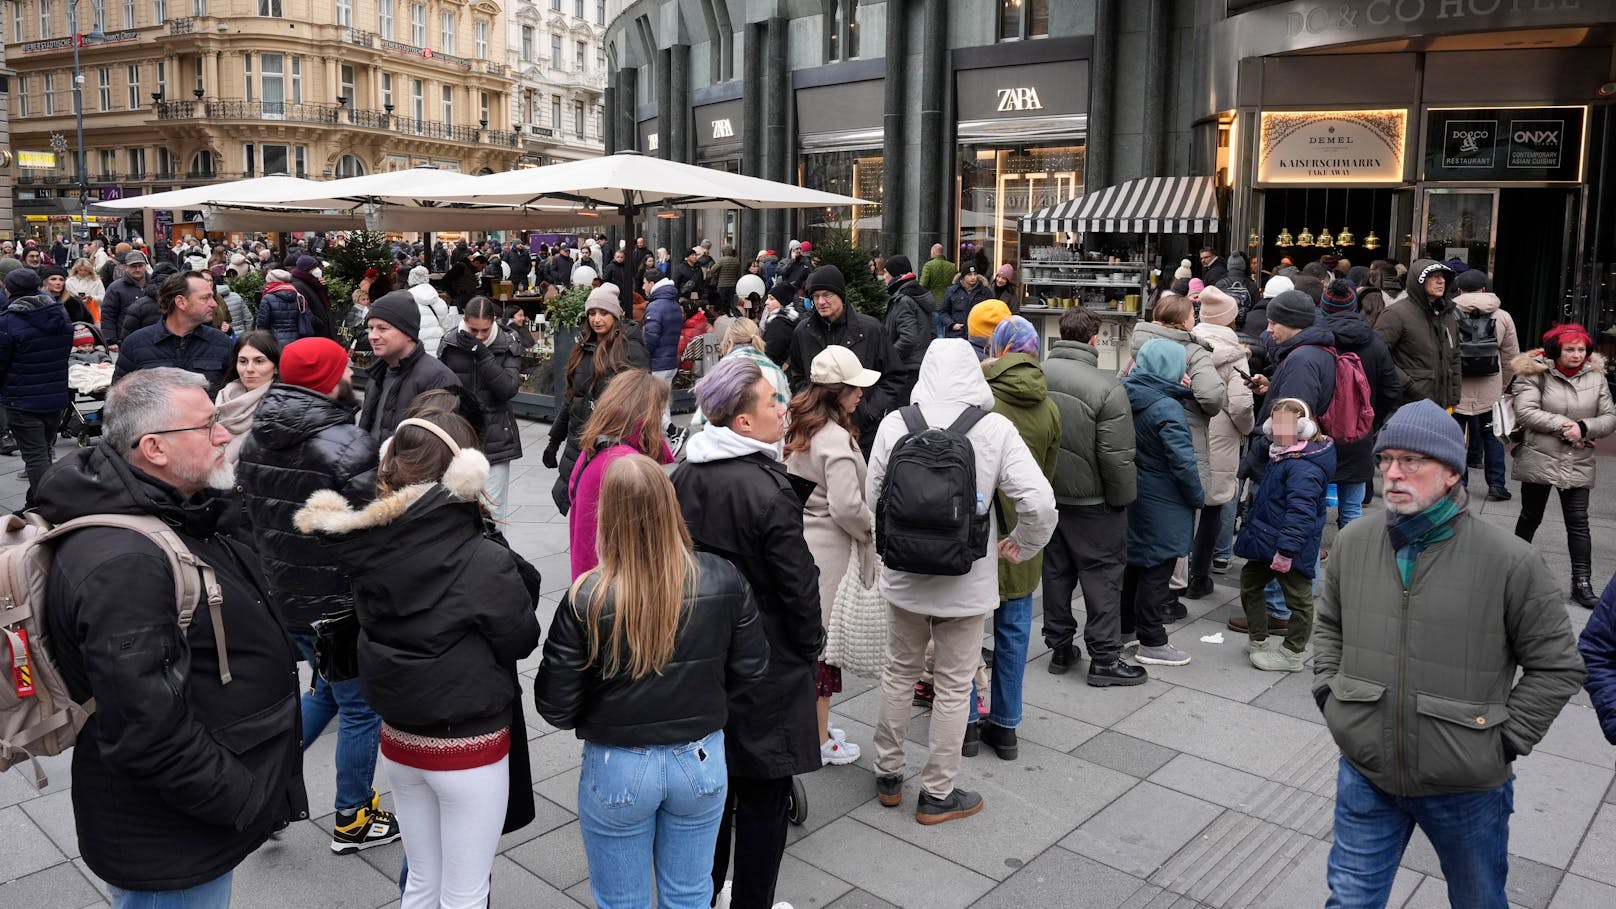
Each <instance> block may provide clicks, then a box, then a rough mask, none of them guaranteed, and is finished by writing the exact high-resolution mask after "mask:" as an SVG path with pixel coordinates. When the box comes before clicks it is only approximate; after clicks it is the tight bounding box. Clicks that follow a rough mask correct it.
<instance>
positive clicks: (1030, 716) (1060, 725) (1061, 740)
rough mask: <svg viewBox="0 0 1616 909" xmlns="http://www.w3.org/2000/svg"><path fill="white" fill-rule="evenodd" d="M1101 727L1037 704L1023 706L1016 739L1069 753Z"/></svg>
mask: <svg viewBox="0 0 1616 909" xmlns="http://www.w3.org/2000/svg"><path fill="white" fill-rule="evenodd" d="M1101 731H1102V730H1101V729H1100V727H1098V726H1095V725H1093V724H1092V723H1085V722H1083V721H1082V720H1074V719H1072V718H1071V717H1068V716H1063V715H1061V714H1059V713H1056V712H1055V711H1053V710H1047V709H1045V708H1043V707H1039V706H1037V705H1036V704H1031V705H1028V704H1024V705H1023V706H1022V711H1021V725H1020V726H1018V727H1016V737H1017V738H1018V739H1019V740H1021V741H1023V742H1032V743H1034V744H1038V745H1043V746H1044V747H1045V748H1049V749H1051V750H1054V751H1071V750H1072V749H1073V748H1076V747H1077V746H1079V745H1081V744H1083V743H1084V742H1087V741H1089V740H1090V739H1092V738H1094V736H1096V735H1098V734H1100V732H1101Z"/></svg>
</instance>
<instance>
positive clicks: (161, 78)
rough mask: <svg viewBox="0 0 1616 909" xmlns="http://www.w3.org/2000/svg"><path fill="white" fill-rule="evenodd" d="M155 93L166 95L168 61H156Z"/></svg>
mask: <svg viewBox="0 0 1616 909" xmlns="http://www.w3.org/2000/svg"><path fill="white" fill-rule="evenodd" d="M157 93H158V94H159V95H162V96H163V97H165V98H167V97H168V61H167V60H159V61H157Z"/></svg>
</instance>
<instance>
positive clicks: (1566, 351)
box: [1510, 323, 1616, 609]
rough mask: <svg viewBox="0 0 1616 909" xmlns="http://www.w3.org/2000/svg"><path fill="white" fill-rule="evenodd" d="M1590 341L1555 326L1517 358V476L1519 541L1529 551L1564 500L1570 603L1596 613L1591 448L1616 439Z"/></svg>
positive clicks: (1615, 420) (1578, 331) (1582, 332)
mask: <svg viewBox="0 0 1616 909" xmlns="http://www.w3.org/2000/svg"><path fill="white" fill-rule="evenodd" d="M1592 348H1593V339H1592V338H1590V337H1589V336H1588V330H1587V329H1585V328H1583V327H1582V326H1581V325H1577V324H1575V323H1568V324H1565V325H1556V326H1554V327H1553V328H1551V329H1549V330H1548V331H1547V332H1545V333H1544V334H1543V346H1542V347H1541V348H1539V349H1537V350H1530V351H1527V352H1526V353H1523V354H1520V355H1519V356H1517V357H1515V360H1514V362H1513V363H1512V364H1511V366H1512V367H1513V369H1514V373H1515V379H1514V383H1513V384H1512V385H1511V386H1510V387H1511V390H1512V391H1513V392H1514V393H1515V418H1516V420H1517V422H1518V424H1519V428H1520V430H1521V433H1522V438H1521V443H1520V444H1519V445H1517V446H1516V447H1515V467H1514V471H1513V472H1512V474H1511V475H1512V476H1513V477H1514V478H1515V479H1516V480H1519V481H1520V483H1521V514H1520V517H1519V518H1518V519H1517V520H1516V522H1515V535H1516V536H1517V537H1520V538H1521V539H1523V540H1525V541H1527V542H1528V543H1530V542H1531V541H1532V537H1533V536H1534V535H1536V533H1537V528H1538V524H1539V523H1541V522H1542V520H1543V511H1544V509H1545V508H1546V507H1547V506H1548V502H1549V491H1550V490H1551V489H1554V490H1558V491H1559V493H1560V514H1561V516H1562V517H1563V518H1564V519H1565V525H1566V538H1567V545H1568V547H1569V549H1570V551H1571V598H1572V599H1573V600H1575V601H1576V603H1577V605H1579V606H1582V607H1584V608H1587V609H1592V608H1593V607H1594V605H1595V604H1596V603H1597V602H1598V599H1597V598H1596V597H1595V596H1594V592H1593V586H1592V584H1591V583H1590V578H1591V575H1592V567H1593V547H1592V540H1591V537H1590V535H1589V530H1588V497H1589V493H1590V492H1592V490H1593V488H1594V465H1595V462H1596V461H1597V458H1596V457H1595V456H1594V445H1595V443H1596V442H1597V441H1598V440H1599V439H1602V438H1604V437H1605V436H1608V435H1611V434H1612V433H1616V404H1613V403H1612V399H1611V393H1610V383H1609V382H1608V381H1607V380H1606V377H1605V358H1604V357H1602V356H1600V355H1599V354H1597V353H1591V352H1590V351H1591V349H1592Z"/></svg>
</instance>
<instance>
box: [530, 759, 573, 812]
mask: <svg viewBox="0 0 1616 909" xmlns="http://www.w3.org/2000/svg"><path fill="white" fill-rule="evenodd" d="M582 775H583V770H582V768H581V767H576V766H575V767H571V768H569V769H567V770H564V771H562V772H560V773H558V774H556V775H555V776H552V777H550V778H549V779H547V780H540V781H539V782H537V783H534V784H533V791H534V792H537V793H538V794H539V796H540V797H541V798H544V799H546V800H547V801H549V802H552V803H554V804H556V805H559V806H560V807H561V809H562V810H563V811H566V812H567V813H568V814H571V815H573V816H576V815H577V809H578V778H579V777H580V776H582Z"/></svg>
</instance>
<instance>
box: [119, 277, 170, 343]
mask: <svg viewBox="0 0 1616 909" xmlns="http://www.w3.org/2000/svg"><path fill="white" fill-rule="evenodd" d="M157 287H158V285H157V284H156V283H153V282H151V281H148V282H146V289H145V291H144V292H143V293H141V295H140V296H138V297H136V298H135V300H134V302H132V303H130V304H129V305H128V306H126V307H124V311H123V321H122V322H121V324H119V326H118V337H120V338H127V337H129V336H130V335H132V334H134V333H135V332H137V331H139V330H141V329H142V328H145V327H146V326H148V325H156V324H157V322H158V320H160V319H162V317H163V313H162V309H161V308H160V307H159V306H158V305H157Z"/></svg>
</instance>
